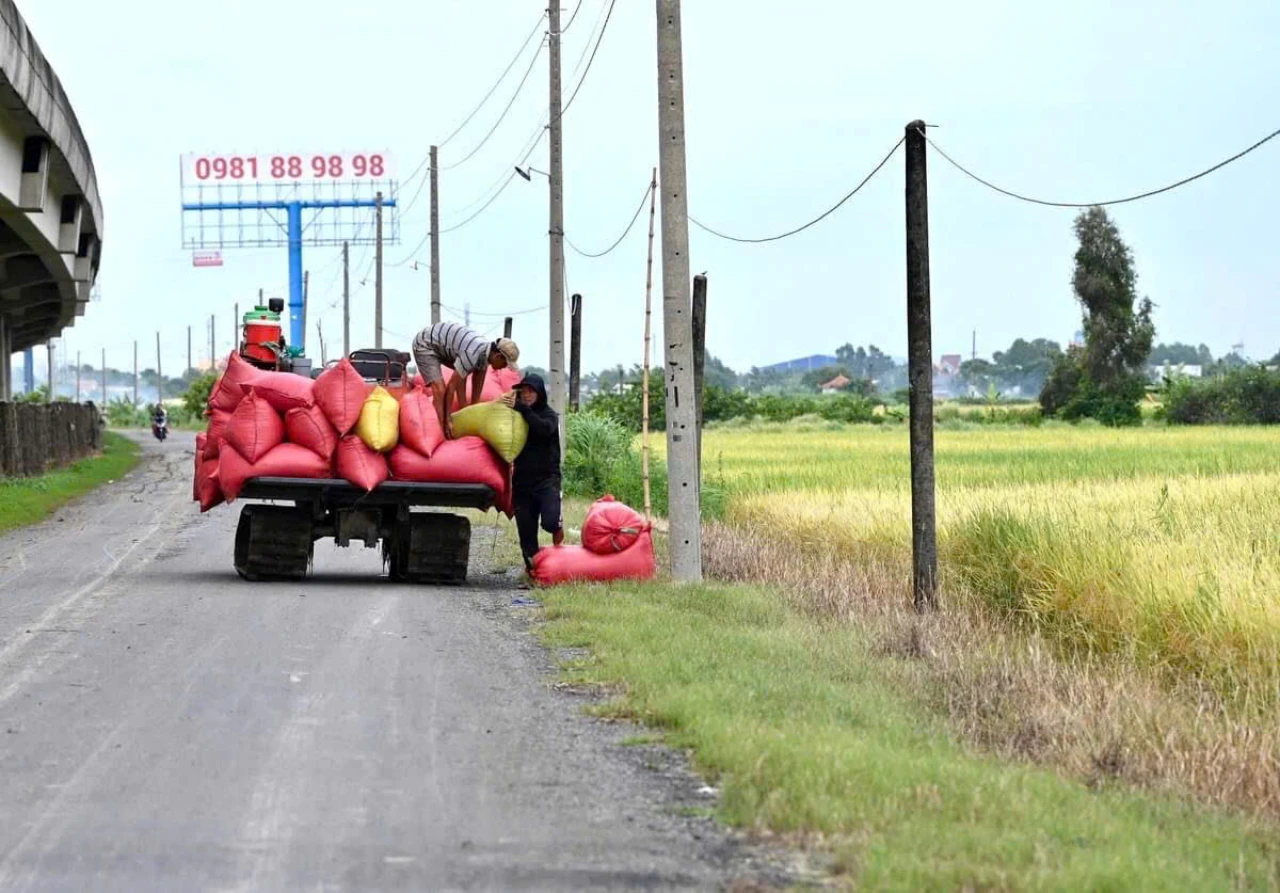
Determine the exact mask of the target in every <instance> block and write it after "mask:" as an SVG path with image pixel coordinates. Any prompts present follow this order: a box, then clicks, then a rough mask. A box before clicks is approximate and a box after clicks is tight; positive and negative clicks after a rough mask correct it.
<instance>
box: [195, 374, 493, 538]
mask: <svg viewBox="0 0 1280 893" xmlns="http://www.w3.org/2000/svg"><path fill="white" fill-rule="evenodd" d="M517 380H518V376H516V375H515V373H512V372H509V371H507V370H503V371H502V372H498V373H494V372H492V371H491V372H490V373H489V375H488V376H487V377H486V382H485V389H484V392H485V399H490V400H492V399H496V398H497V397H499V396H501V395H502V393H503V392H504V391H507V390H510V389H511V387H512V386H513V385H514V384H515V382H516V381H517ZM419 381H420V380H419ZM478 408H479V407H477V409H478ZM504 409H505V407H504ZM208 415H209V427H208V430H207V431H206V432H205V433H203V434H200V435H197V437H196V456H195V482H194V485H193V492H192V496H193V497H194V498H195V499H196V500H197V501H198V502H199V503H200V510H201V511H208V510H209V509H211V508H213V507H215V506H217V505H219V504H220V503H222V502H223V501H226V502H231V501H233V500H235V499H236V498H237V497H238V496H239V495H240V491H241V489H242V488H243V487H244V484H245V482H246V481H248V480H250V479H252V478H257V477H293V478H315V479H329V478H335V477H336V478H339V479H342V480H346V481H349V482H350V483H352V484H353V485H355V486H357V487H360V488H362V489H364V490H372V489H373V488H375V487H377V486H378V485H379V484H381V483H382V482H383V481H386V480H388V479H395V480H405V481H433V482H440V483H479V484H486V485H488V486H489V487H491V488H492V489H493V490H494V492H495V493H496V494H497V499H496V507H497V508H498V510H499V511H502V512H504V513H505V514H507V515H508V517H510V515H511V486H510V482H511V469H510V464H509V462H508V461H504V459H503V458H502V457H501V456H499V455H498V454H497V453H496V452H495V451H494V449H492V448H491V447H490V446H489V444H488V443H487V442H486V441H485V440H484V439H482V438H481V437H477V436H468V437H459V438H458V439H456V440H453V441H447V442H446V441H445V439H444V433H443V431H441V429H440V423H439V421H438V419H437V417H436V411H435V405H434V404H433V403H432V400H431V392H430V391H429V390H427V389H426V388H425V387H424V386H422V385H421V384H418V385H417V386H415V387H414V388H412V389H411V390H410V391H409V392H408V393H407V394H405V395H404V397H403V398H402V399H401V400H400V401H397V400H396V398H395V397H393V396H392V395H391V394H389V393H388V392H387V391H386V390H384V389H383V388H381V387H375V386H373V385H370V384H369V383H368V382H366V381H365V380H364V379H363V378H362V377H361V376H360V373H359V372H357V371H356V369H355V367H354V366H352V365H351V363H350V362H349V361H348V360H346V359H343V360H342V361H341V362H340V363H338V364H337V365H335V366H333V367H331V368H329V369H326V370H325V371H324V372H322V373H321V374H320V375H319V376H318V377H317V378H316V379H315V380H314V381H312V380H311V379H308V378H304V377H302V376H300V375H294V374H292V373H287V372H267V371H264V370H261V369H257V368H255V367H254V366H252V365H250V364H249V363H247V362H245V361H244V360H243V359H241V358H240V356H239V354H237V353H235V352H232V354H231V355H230V357H229V358H228V359H227V366H226V372H225V373H224V374H223V376H222V377H221V378H220V379H219V380H218V383H217V384H216V385H215V386H214V389H213V393H212V394H211V395H210V397H209V410H208ZM512 415H515V414H514V413H512ZM464 427H465V426H464ZM512 458H514V457H512Z"/></svg>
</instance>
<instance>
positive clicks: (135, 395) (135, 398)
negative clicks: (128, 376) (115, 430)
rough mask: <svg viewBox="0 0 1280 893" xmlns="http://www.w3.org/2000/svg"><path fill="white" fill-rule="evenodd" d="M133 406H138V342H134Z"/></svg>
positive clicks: (135, 340)
mask: <svg viewBox="0 0 1280 893" xmlns="http://www.w3.org/2000/svg"><path fill="white" fill-rule="evenodd" d="M133 406H134V408H135V409H136V408H137V406H138V341H137V339H136V338H135V339H134V341H133Z"/></svg>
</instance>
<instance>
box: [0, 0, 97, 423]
mask: <svg viewBox="0 0 1280 893" xmlns="http://www.w3.org/2000/svg"><path fill="white" fill-rule="evenodd" d="M68 27H74V25H73V24H69V25H68ZM101 257H102V200H101V199H100V198H99V196H98V181H97V177H96V176H95V175H94V171H93V159H92V158H91V157H90V154H89V144H88V142H87V141H86V140H85V137H84V134H83V133H82V132H81V130H80V124H79V122H78V121H77V120H76V116H75V112H74V111H72V109H71V103H70V101H68V99H67V94H66V92H65V91H64V90H63V89H62V83H61V82H60V81H59V80H58V76H57V75H56V74H55V73H54V71H53V66H51V65H50V64H49V62H48V60H47V59H45V57H44V54H43V53H41V52H40V47H39V46H37V44H36V41H35V38H33V37H32V35H31V32H30V31H29V30H27V25H26V22H24V21H23V19H22V15H21V14H20V13H19V12H18V8H17V6H16V5H15V4H14V3H13V0H0V400H4V399H8V398H9V396H10V394H11V393H12V389H13V383H12V382H11V381H10V377H11V362H10V361H11V358H12V355H13V354H14V353H16V352H18V351H21V350H25V349H26V348H28V347H32V346H34V345H37V344H43V343H45V342H47V341H48V340H49V339H51V338H56V337H57V336H58V335H59V334H60V333H61V332H62V331H63V329H65V328H67V327H68V326H71V325H74V324H75V320H76V317H78V316H81V315H83V314H84V311H85V307H86V305H87V304H88V302H89V292H90V289H91V288H92V287H93V282H94V279H95V278H96V277H97V274H98V264H99V262H100V260H101Z"/></svg>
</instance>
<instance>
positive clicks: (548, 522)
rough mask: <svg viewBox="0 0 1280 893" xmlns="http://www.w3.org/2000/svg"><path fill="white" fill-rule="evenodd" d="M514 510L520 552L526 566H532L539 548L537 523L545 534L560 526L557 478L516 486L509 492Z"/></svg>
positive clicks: (558, 482)
mask: <svg viewBox="0 0 1280 893" xmlns="http://www.w3.org/2000/svg"><path fill="white" fill-rule="evenodd" d="M511 501H512V503H513V508H514V509H515V516H516V530H517V531H519V533H520V551H521V553H523V555H524V563H525V566H526V567H529V566H531V565H530V562H531V561H532V559H533V554H534V553H535V552H537V551H538V522H539V521H541V522H542V529H543V530H545V531H546V532H547V533H555V532H556V531H557V530H559V529H560V526H561V519H560V481H559V480H558V479H552V480H548V481H544V482H542V483H539V484H536V485H534V486H532V487H519V488H517V489H516V490H515V491H514V492H513V493H512V494H511Z"/></svg>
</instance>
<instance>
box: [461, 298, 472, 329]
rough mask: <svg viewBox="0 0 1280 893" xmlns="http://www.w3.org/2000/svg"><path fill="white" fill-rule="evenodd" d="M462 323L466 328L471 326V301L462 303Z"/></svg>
mask: <svg viewBox="0 0 1280 893" xmlns="http://www.w3.org/2000/svg"><path fill="white" fill-rule="evenodd" d="M462 324H463V325H464V326H466V327H467V328H468V329H469V328H471V302H470V301H467V303H465V304H463V305H462Z"/></svg>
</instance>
